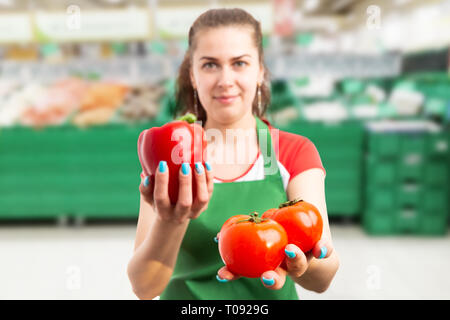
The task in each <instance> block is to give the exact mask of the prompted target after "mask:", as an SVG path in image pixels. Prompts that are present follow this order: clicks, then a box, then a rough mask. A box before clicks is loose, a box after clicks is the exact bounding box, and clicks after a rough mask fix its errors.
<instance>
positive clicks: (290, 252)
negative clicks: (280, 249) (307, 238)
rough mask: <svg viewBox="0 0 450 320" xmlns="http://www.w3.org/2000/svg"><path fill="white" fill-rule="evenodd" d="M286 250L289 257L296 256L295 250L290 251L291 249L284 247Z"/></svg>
mask: <svg viewBox="0 0 450 320" xmlns="http://www.w3.org/2000/svg"><path fill="white" fill-rule="evenodd" d="M284 252H285V253H286V255H287V256H288V257H289V258H291V259H293V258H295V252H294V251H289V250H287V249H284Z"/></svg>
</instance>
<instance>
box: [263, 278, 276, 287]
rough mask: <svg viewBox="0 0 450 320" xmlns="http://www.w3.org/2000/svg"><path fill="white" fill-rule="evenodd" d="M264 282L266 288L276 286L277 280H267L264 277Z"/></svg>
mask: <svg viewBox="0 0 450 320" xmlns="http://www.w3.org/2000/svg"><path fill="white" fill-rule="evenodd" d="M262 281H263V282H264V284H265V285H266V286H269V287H270V286H273V285H274V284H275V280H274V279H273V278H270V279H266V278H264V277H262Z"/></svg>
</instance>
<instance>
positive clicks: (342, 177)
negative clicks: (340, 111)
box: [280, 120, 365, 218]
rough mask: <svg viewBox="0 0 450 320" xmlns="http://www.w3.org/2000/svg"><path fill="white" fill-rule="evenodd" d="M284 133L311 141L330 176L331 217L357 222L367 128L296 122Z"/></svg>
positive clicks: (326, 189)
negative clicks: (290, 133)
mask: <svg viewBox="0 0 450 320" xmlns="http://www.w3.org/2000/svg"><path fill="white" fill-rule="evenodd" d="M280 129H281V130H284V131H288V132H292V133H295V134H299V135H302V136H305V137H307V138H308V139H310V140H311V141H312V142H313V143H314V145H315V146H316V148H317V150H318V152H319V154H320V157H321V160H322V164H323V166H324V168H325V170H326V172H327V176H326V180H325V194H326V201H327V210H328V215H329V216H330V217H339V218H341V217H342V218H356V217H359V216H360V213H361V210H362V198H363V192H362V190H363V188H362V174H363V168H364V158H363V156H364V134H365V132H364V126H363V125H362V124H361V123H358V122H351V121H348V122H341V123H333V124H327V123H314V122H306V121H299V120H298V121H292V122H291V123H289V125H288V126H285V127H280Z"/></svg>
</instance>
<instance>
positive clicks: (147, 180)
mask: <svg viewBox="0 0 450 320" xmlns="http://www.w3.org/2000/svg"><path fill="white" fill-rule="evenodd" d="M149 183H150V177H149V176H146V177H145V179H144V187H148V184H149Z"/></svg>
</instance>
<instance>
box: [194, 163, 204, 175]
mask: <svg viewBox="0 0 450 320" xmlns="http://www.w3.org/2000/svg"><path fill="white" fill-rule="evenodd" d="M195 171H197V173H198V174H202V173H203V166H202V164H201V163H200V162H197V163H196V164H195Z"/></svg>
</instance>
